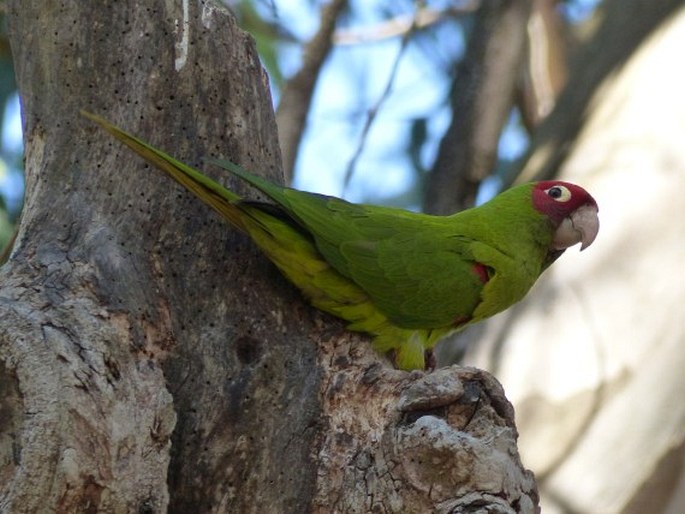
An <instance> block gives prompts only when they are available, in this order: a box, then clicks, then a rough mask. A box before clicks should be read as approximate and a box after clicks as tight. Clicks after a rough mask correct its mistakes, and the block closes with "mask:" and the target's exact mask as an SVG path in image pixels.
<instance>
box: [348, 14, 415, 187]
mask: <svg viewBox="0 0 685 514" xmlns="http://www.w3.org/2000/svg"><path fill="white" fill-rule="evenodd" d="M417 3H419V2H417ZM421 3H422V2H421ZM420 10H421V6H420V5H419V6H418V7H417V10H416V12H415V15H414V18H413V21H412V25H411V27H409V30H407V31H406V32H405V33H404V34H403V36H402V41H401V43H400V49H399V51H398V52H397V57H395V61H394V62H393V65H392V69H391V70H390V75H389V76H388V82H387V83H386V85H385V89H383V92H382V93H381V96H380V97H379V98H378V101H377V102H376V104H375V105H373V106H372V107H371V108H370V109H369V110H368V111H367V116H366V121H365V123H364V127H363V128H362V133H361V136H360V137H359V143H358V145H357V149H356V150H355V152H354V154H353V155H352V158H351V159H350V162H349V163H348V165H347V170H346V171H345V179H344V181H343V193H344V192H345V191H347V187H348V186H349V185H350V181H351V180H352V175H353V174H354V171H355V168H356V166H357V161H358V160H359V157H360V156H361V154H362V152H363V151H364V147H365V146H366V140H367V138H368V134H369V130H371V125H373V122H374V121H375V120H376V116H377V115H378V111H379V110H380V108H381V106H382V105H383V103H385V101H386V100H387V99H388V97H389V96H390V91H391V90H392V85H393V82H395V76H396V75H397V70H398V69H399V65H400V61H401V60H402V56H403V55H404V51H405V50H406V49H407V46H408V44H409V40H410V39H411V36H412V34H413V33H414V31H415V30H416V29H417V27H418V25H417V19H418V18H417V16H416V13H418V12H420Z"/></svg>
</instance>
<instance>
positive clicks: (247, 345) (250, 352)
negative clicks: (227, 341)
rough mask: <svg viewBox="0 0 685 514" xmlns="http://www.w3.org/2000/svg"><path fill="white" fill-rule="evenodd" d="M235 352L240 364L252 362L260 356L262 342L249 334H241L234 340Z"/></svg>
mask: <svg viewBox="0 0 685 514" xmlns="http://www.w3.org/2000/svg"><path fill="white" fill-rule="evenodd" d="M235 353H236V355H237V357H238V360H239V361H240V362H241V363H242V364H253V363H255V362H256V361H258V360H259V358H260V357H261V356H262V343H261V341H258V340H257V339H255V338H253V337H250V336H241V337H239V338H238V339H237V340H236V342H235Z"/></svg>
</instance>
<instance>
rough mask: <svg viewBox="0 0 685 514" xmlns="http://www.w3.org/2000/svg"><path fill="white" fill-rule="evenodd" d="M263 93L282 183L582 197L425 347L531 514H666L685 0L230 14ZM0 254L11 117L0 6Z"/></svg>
mask: <svg viewBox="0 0 685 514" xmlns="http://www.w3.org/2000/svg"><path fill="white" fill-rule="evenodd" d="M226 5H227V6H228V7H229V8H230V9H231V10H232V11H233V12H234V13H235V15H236V17H237V18H238V20H239V22H240V23H241V25H242V26H243V28H244V29H245V30H247V31H249V32H250V33H251V34H252V35H253V36H254V38H255V40H256V42H257V47H258V50H259V53H260V56H261V58H262V62H263V64H264V66H265V68H266V69H267V70H268V73H269V76H270V79H271V88H272V95H273V101H274V107H275V108H276V113H277V114H276V117H277V122H278V128H279V138H280V141H281V150H282V156H283V167H284V173H285V179H286V180H287V181H288V182H290V183H292V185H293V186H295V187H297V188H300V189H306V190H309V191H317V192H322V193H326V194H333V195H336V196H342V197H345V198H347V199H349V200H352V201H355V202H366V203H376V204H386V205H394V206H399V207H403V208H407V209H412V210H417V211H418V210H422V211H426V212H430V213H441V214H445V213H451V212H455V211H458V210H460V209H464V208H467V207H470V206H472V205H474V204H477V203H479V202H482V201H485V200H487V199H488V198H490V197H491V196H492V195H494V194H495V193H496V192H497V191H499V190H500V189H502V188H504V187H507V186H509V185H511V184H512V183H514V182H517V181H529V180H535V179H541V178H552V177H560V178H564V179H568V180H571V181H574V182H577V183H579V184H581V185H583V186H584V187H586V188H587V189H588V190H589V191H590V192H591V193H592V194H593V195H594V196H595V198H596V199H597V201H598V203H599V206H600V220H601V224H602V227H601V229H600V234H599V236H598V238H597V241H596V242H595V244H594V245H593V246H592V247H590V248H589V249H588V250H587V251H586V252H583V254H579V253H578V252H577V250H576V249H570V250H569V251H567V252H566V255H564V256H563V257H562V258H561V259H560V260H559V261H558V262H557V263H556V264H555V265H554V266H552V268H551V269H550V270H549V271H548V272H546V273H545V275H543V277H542V278H541V279H540V281H539V282H538V284H537V285H536V286H535V288H534V290H533V291H532V292H531V293H530V295H529V296H528V298H527V299H526V300H525V301H524V302H522V303H520V304H519V305H517V306H515V307H514V308H512V309H510V310H509V311H507V312H505V313H503V314H501V315H499V316H497V317H495V318H493V319H492V320H491V321H489V322H487V323H483V324H480V325H478V326H475V327H471V328H470V329H468V330H467V331H465V332H463V333H461V334H459V335H458V336H457V337H455V338H454V340H452V341H449V342H446V343H444V344H442V346H441V348H440V351H439V358H440V362H441V363H442V364H449V363H453V362H459V363H462V364H467V365H476V366H479V367H482V368H485V369H488V370H490V371H491V372H492V373H494V374H495V375H496V376H497V377H498V378H499V379H500V381H501V382H502V383H503V385H504V387H505V390H506V391H507V395H508V397H509V398H510V400H511V401H512V402H513V403H514V405H515V407H516V412H517V416H516V419H517V425H518V428H519V432H520V449H521V452H522V456H523V460H524V464H525V465H526V466H527V467H529V468H531V469H532V470H533V471H534V472H535V474H536V477H537V480H538V484H539V487H540V492H541V494H542V498H543V500H542V505H543V512H545V513H635V514H638V513H655V514H658V513H667V514H679V513H682V512H685V472H684V470H685V466H684V464H685V321H684V320H683V316H684V315H685V273H684V272H683V271H682V269H681V268H682V267H683V262H684V261H685V243H684V242H683V238H684V236H685V200H684V199H683V196H681V195H680V192H681V191H684V192H685V100H684V99H683V92H685V66H683V57H682V52H683V49H684V48H685V1H683V0H678V1H674V0H661V1H659V2H653V1H649V0H604V1H600V0H568V1H556V0H499V1H495V0H463V1H458V0H455V1H448V0H434V1H428V0H426V1H414V2H412V1H405V0H392V1H389V0H364V1H362V0H329V1H327V2H323V1H319V0H288V1H285V0H243V1H227V2H226ZM0 109H1V110H2V116H0V122H1V123H0V247H5V245H6V244H7V242H8V241H9V240H10V239H11V237H12V233H13V230H14V229H13V226H14V225H15V224H16V223H17V221H18V218H19V215H20V211H21V198H22V189H23V179H22V172H21V167H22V166H21V163H22V147H21V122H20V114H19V112H20V108H19V100H18V96H17V92H16V85H15V82H14V76H13V72H12V60H11V53H10V50H9V46H8V44H7V37H6V32H5V28H4V16H3V13H2V4H1V3H0Z"/></svg>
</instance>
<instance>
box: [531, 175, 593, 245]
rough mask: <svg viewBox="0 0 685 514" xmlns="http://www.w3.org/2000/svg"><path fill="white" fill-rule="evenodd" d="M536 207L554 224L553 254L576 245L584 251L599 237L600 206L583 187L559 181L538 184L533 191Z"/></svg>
mask: <svg viewBox="0 0 685 514" xmlns="http://www.w3.org/2000/svg"><path fill="white" fill-rule="evenodd" d="M533 206H534V207H535V209H536V210H537V211H538V212H540V213H542V214H544V215H545V216H547V217H548V218H549V219H550V220H551V221H552V225H553V226H554V228H555V231H554V237H553V239H552V247H553V249H554V250H564V249H566V248H568V247H570V246H573V245H575V244H577V243H581V246H580V249H581V250H585V249H586V248H587V247H588V246H590V245H591V244H592V242H593V241H594V240H595V237H597V232H598V231H599V218H598V217H597V212H598V211H599V209H598V207H597V202H595V199H594V198H592V196H590V193H588V192H587V191H585V189H583V188H582V187H580V186H576V185H575V184H569V183H568V182H561V181H558V180H548V181H543V182H538V183H536V184H535V185H534V187H533Z"/></svg>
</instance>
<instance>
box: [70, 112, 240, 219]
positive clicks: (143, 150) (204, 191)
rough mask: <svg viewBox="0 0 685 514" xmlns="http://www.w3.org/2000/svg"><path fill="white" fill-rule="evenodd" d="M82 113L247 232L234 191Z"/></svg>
mask: <svg viewBox="0 0 685 514" xmlns="http://www.w3.org/2000/svg"><path fill="white" fill-rule="evenodd" d="M81 114H82V115H83V116H85V117H86V118H88V119H90V120H91V121H94V122H95V123H97V124H98V125H100V126H101V127H102V128H104V129H105V130H106V131H107V132H109V133H110V134H112V135H113V136H114V137H115V138H117V139H118V140H119V141H121V142H122V143H124V144H125V145H126V146H128V147H129V148H131V150H133V151H134V152H135V153H137V154H138V155H140V156H141V157H142V158H143V159H145V160H146V161H147V162H149V163H150V164H152V165H153V166H155V167H157V168H159V169H161V170H163V171H165V172H166V173H167V174H169V176H171V178H173V179H174V180H175V181H176V182H178V183H179V184H181V185H182V186H183V187H185V188H186V189H188V191H190V192H191V193H193V194H194V195H195V196H197V197H198V198H200V200H202V201H203V202H205V203H207V204H208V205H209V206H211V207H212V208H213V209H214V210H216V211H217V212H218V213H219V214H221V215H222V216H224V217H225V218H226V219H228V221H230V222H231V223H232V224H233V225H235V226H236V227H237V228H239V229H241V230H243V231H246V227H245V224H244V213H243V212H242V210H241V209H240V208H239V207H238V206H236V203H237V202H239V201H240V200H241V198H240V196H238V195H237V194H235V193H234V192H233V191H231V190H229V189H226V188H225V187H223V186H222V185H221V184H218V183H217V182H215V181H213V180H212V179H210V178H209V177H206V176H205V175H203V174H202V173H200V172H199V171H198V170H196V169H194V168H191V167H190V166H188V165H186V164H183V163H182V162H180V161H177V160H176V159H174V158H173V157H171V156H170V155H168V154H166V153H164V152H162V151H161V150H157V149H156V148H154V147H152V146H150V145H149V144H147V143H145V142H144V141H142V140H140V139H138V138H137V137H135V136H133V135H131V134H129V133H128V132H126V131H124V130H121V129H120V128H119V127H117V126H115V125H112V124H111V123H110V122H108V121H107V120H105V119H103V118H101V117H100V116H97V115H95V114H91V113H89V112H87V111H81Z"/></svg>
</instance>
